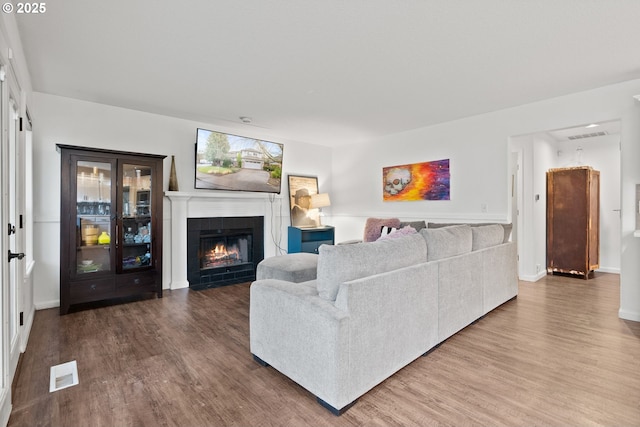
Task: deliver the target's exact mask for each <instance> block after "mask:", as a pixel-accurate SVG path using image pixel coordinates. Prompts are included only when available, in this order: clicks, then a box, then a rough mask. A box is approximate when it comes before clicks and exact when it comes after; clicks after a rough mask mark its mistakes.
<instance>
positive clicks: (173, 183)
mask: <svg viewBox="0 0 640 427" xmlns="http://www.w3.org/2000/svg"><path fill="white" fill-rule="evenodd" d="M169 191H178V175H177V174H176V156H174V155H172V156H171V172H169Z"/></svg>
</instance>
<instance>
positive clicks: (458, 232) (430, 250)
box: [420, 225, 473, 261]
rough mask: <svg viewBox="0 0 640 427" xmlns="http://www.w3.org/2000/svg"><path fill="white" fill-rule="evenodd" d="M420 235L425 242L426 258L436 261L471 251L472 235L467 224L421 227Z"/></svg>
mask: <svg viewBox="0 0 640 427" xmlns="http://www.w3.org/2000/svg"><path fill="white" fill-rule="evenodd" d="M420 235H422V237H423V238H424V240H425V241H426V242H427V260H428V261H436V260H439V259H442V258H449V257H452V256H456V255H462V254H466V253H468V252H471V248H472V242H473V237H472V234H471V227H469V226H468V225H452V226H450V227H442V228H423V229H422V230H420Z"/></svg>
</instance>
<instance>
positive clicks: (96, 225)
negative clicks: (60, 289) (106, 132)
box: [75, 160, 113, 276]
mask: <svg viewBox="0 0 640 427" xmlns="http://www.w3.org/2000/svg"><path fill="white" fill-rule="evenodd" d="M75 166H76V178H75V179H76V221H75V222H76V251H75V254H76V259H75V265H76V275H77V276H83V275H88V274H95V273H98V272H102V271H110V270H111V269H112V266H111V212H112V210H113V209H112V205H111V171H112V167H111V163H103V162H95V161H83V160H80V161H78V162H76V164H75Z"/></svg>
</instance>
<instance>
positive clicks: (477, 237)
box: [471, 224, 504, 251]
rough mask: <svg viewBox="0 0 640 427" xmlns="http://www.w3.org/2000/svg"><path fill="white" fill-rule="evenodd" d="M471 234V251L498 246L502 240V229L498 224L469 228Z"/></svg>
mask: <svg viewBox="0 0 640 427" xmlns="http://www.w3.org/2000/svg"><path fill="white" fill-rule="evenodd" d="M471 233H472V235H473V243H472V246H471V250H473V251H477V250H478V249H483V248H488V247H490V246H496V245H499V244H501V243H502V241H503V240H504V228H503V227H502V226H501V225H500V224H493V225H483V226H480V227H471Z"/></svg>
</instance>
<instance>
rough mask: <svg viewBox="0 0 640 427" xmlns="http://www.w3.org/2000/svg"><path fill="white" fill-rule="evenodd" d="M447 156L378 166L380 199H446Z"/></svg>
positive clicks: (448, 179)
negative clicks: (380, 189) (429, 160)
mask: <svg viewBox="0 0 640 427" xmlns="http://www.w3.org/2000/svg"><path fill="white" fill-rule="evenodd" d="M450 192H451V185H450V176H449V159H444V160H436V161H432V162H424V163H413V164H408V165H398V166H389V167H385V168H382V200H384V201H385V202H389V201H415V200H450Z"/></svg>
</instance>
